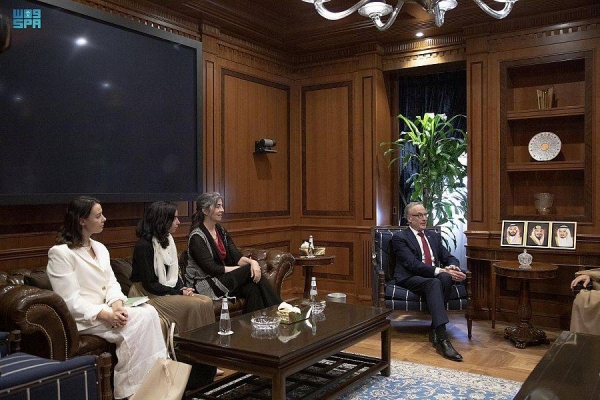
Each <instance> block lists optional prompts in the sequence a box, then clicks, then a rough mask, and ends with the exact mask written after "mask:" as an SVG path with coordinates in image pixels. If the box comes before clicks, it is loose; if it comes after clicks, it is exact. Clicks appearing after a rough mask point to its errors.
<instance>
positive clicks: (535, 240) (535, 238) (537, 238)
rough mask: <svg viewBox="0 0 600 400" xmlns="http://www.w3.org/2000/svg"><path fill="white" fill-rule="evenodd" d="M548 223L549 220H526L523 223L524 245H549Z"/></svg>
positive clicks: (543, 246)
mask: <svg viewBox="0 0 600 400" xmlns="http://www.w3.org/2000/svg"><path fill="white" fill-rule="evenodd" d="M550 224H551V223H550V222H549V221H527V223H526V225H525V246H526V247H538V248H547V247H550V236H551V232H550Z"/></svg>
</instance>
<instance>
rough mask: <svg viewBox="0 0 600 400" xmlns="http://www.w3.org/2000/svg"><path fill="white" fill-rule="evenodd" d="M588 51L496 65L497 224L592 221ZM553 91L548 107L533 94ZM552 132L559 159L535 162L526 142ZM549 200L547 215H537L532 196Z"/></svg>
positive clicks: (589, 62) (589, 66)
mask: <svg viewBox="0 0 600 400" xmlns="http://www.w3.org/2000/svg"><path fill="white" fill-rule="evenodd" d="M592 71H593V70H592V52H590V51H588V52H577V53H572V54H561V55H555V56H550V57H537V58H530V59H521V60H511V61H505V62H502V63H501V64H500V86H501V87H500V188H501V191H500V196H501V199H500V213H501V219H526V220H530V219H544V220H566V221H579V222H589V221H591V214H592V196H591V193H592V191H591V179H592V175H591V174H592V169H591V167H592V162H593V159H592V151H591V142H592V140H591V139H592V124H591V112H592V110H591V104H592ZM549 88H552V91H553V96H552V99H551V104H549V107H548V108H540V107H539V105H538V95H537V91H538V90H548V89H549ZM540 132H552V133H554V134H555V135H556V136H558V138H559V139H560V142H561V147H560V152H559V153H558V155H557V156H556V157H554V158H552V159H551V160H548V161H536V160H534V159H533V158H532V157H531V155H530V153H529V142H530V141H531V139H532V138H533V137H534V136H535V135H536V134H538V133H540ZM538 192H545V193H551V194H553V195H554V202H553V206H552V208H551V212H550V214H549V215H539V214H538V213H537V212H536V209H535V206H534V202H535V193H538Z"/></svg>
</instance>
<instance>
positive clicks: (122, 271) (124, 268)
mask: <svg viewBox="0 0 600 400" xmlns="http://www.w3.org/2000/svg"><path fill="white" fill-rule="evenodd" d="M110 266H111V267H112V270H113V272H114V273H115V278H117V282H119V285H121V291H122V292H123V294H124V295H125V296H127V295H128V294H129V289H130V288H131V279H130V278H131V271H132V268H131V263H130V262H129V261H127V260H125V259H124V258H111V259H110Z"/></svg>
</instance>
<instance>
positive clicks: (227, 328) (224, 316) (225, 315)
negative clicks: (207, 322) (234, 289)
mask: <svg viewBox="0 0 600 400" xmlns="http://www.w3.org/2000/svg"><path fill="white" fill-rule="evenodd" d="M232 333H233V331H232V330H231V318H230V317H229V304H228V303H227V297H223V303H222V305H221V319H220V320H219V335H231V334H232Z"/></svg>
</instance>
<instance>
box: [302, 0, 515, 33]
mask: <svg viewBox="0 0 600 400" xmlns="http://www.w3.org/2000/svg"><path fill="white" fill-rule="evenodd" d="M302 1H304V2H306V3H313V4H314V5H315V8H316V9H317V12H318V13H319V14H321V16H322V17H324V18H327V19H329V20H338V19H342V18H345V17H347V16H348V15H350V14H352V13H353V12H355V11H356V10H358V13H359V14H360V15H362V16H363V17H369V18H371V20H372V21H373V23H374V24H375V26H376V27H377V29H379V30H380V31H384V30H386V29H387V28H389V27H390V26H391V25H392V24H393V23H394V21H395V20H396V17H397V16H398V13H399V12H400V9H401V8H402V6H403V5H404V3H405V2H407V0H398V3H396V7H392V6H391V5H389V4H386V3H385V0H383V1H373V0H359V1H358V2H357V3H356V4H355V5H353V6H352V7H350V8H348V9H347V10H345V11H340V12H331V11H329V10H327V9H326V8H325V5H324V4H325V3H327V2H329V1H330V0H302ZM473 1H474V2H475V3H477V5H478V6H479V7H480V8H481V9H482V10H483V11H485V12H486V13H487V14H489V15H490V16H492V17H494V18H497V19H502V18H504V17H506V16H507V15H508V14H509V13H510V11H511V10H512V8H513V5H514V4H515V3H516V2H517V0H494V1H496V2H498V3H504V8H503V9H502V10H498V11H496V10H494V9H493V8H490V7H489V6H488V5H487V4H485V3H484V2H483V0H473ZM408 2H411V3H417V4H419V5H420V6H421V7H423V8H424V9H425V10H426V11H427V12H428V13H429V14H433V15H434V16H435V24H436V25H437V26H442V24H443V23H444V14H446V11H448V10H452V9H453V8H456V6H457V5H458V3H457V2H456V0H408ZM388 15H389V17H388V18H387V21H385V22H384V21H382V20H381V17H386V16H388Z"/></svg>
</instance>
